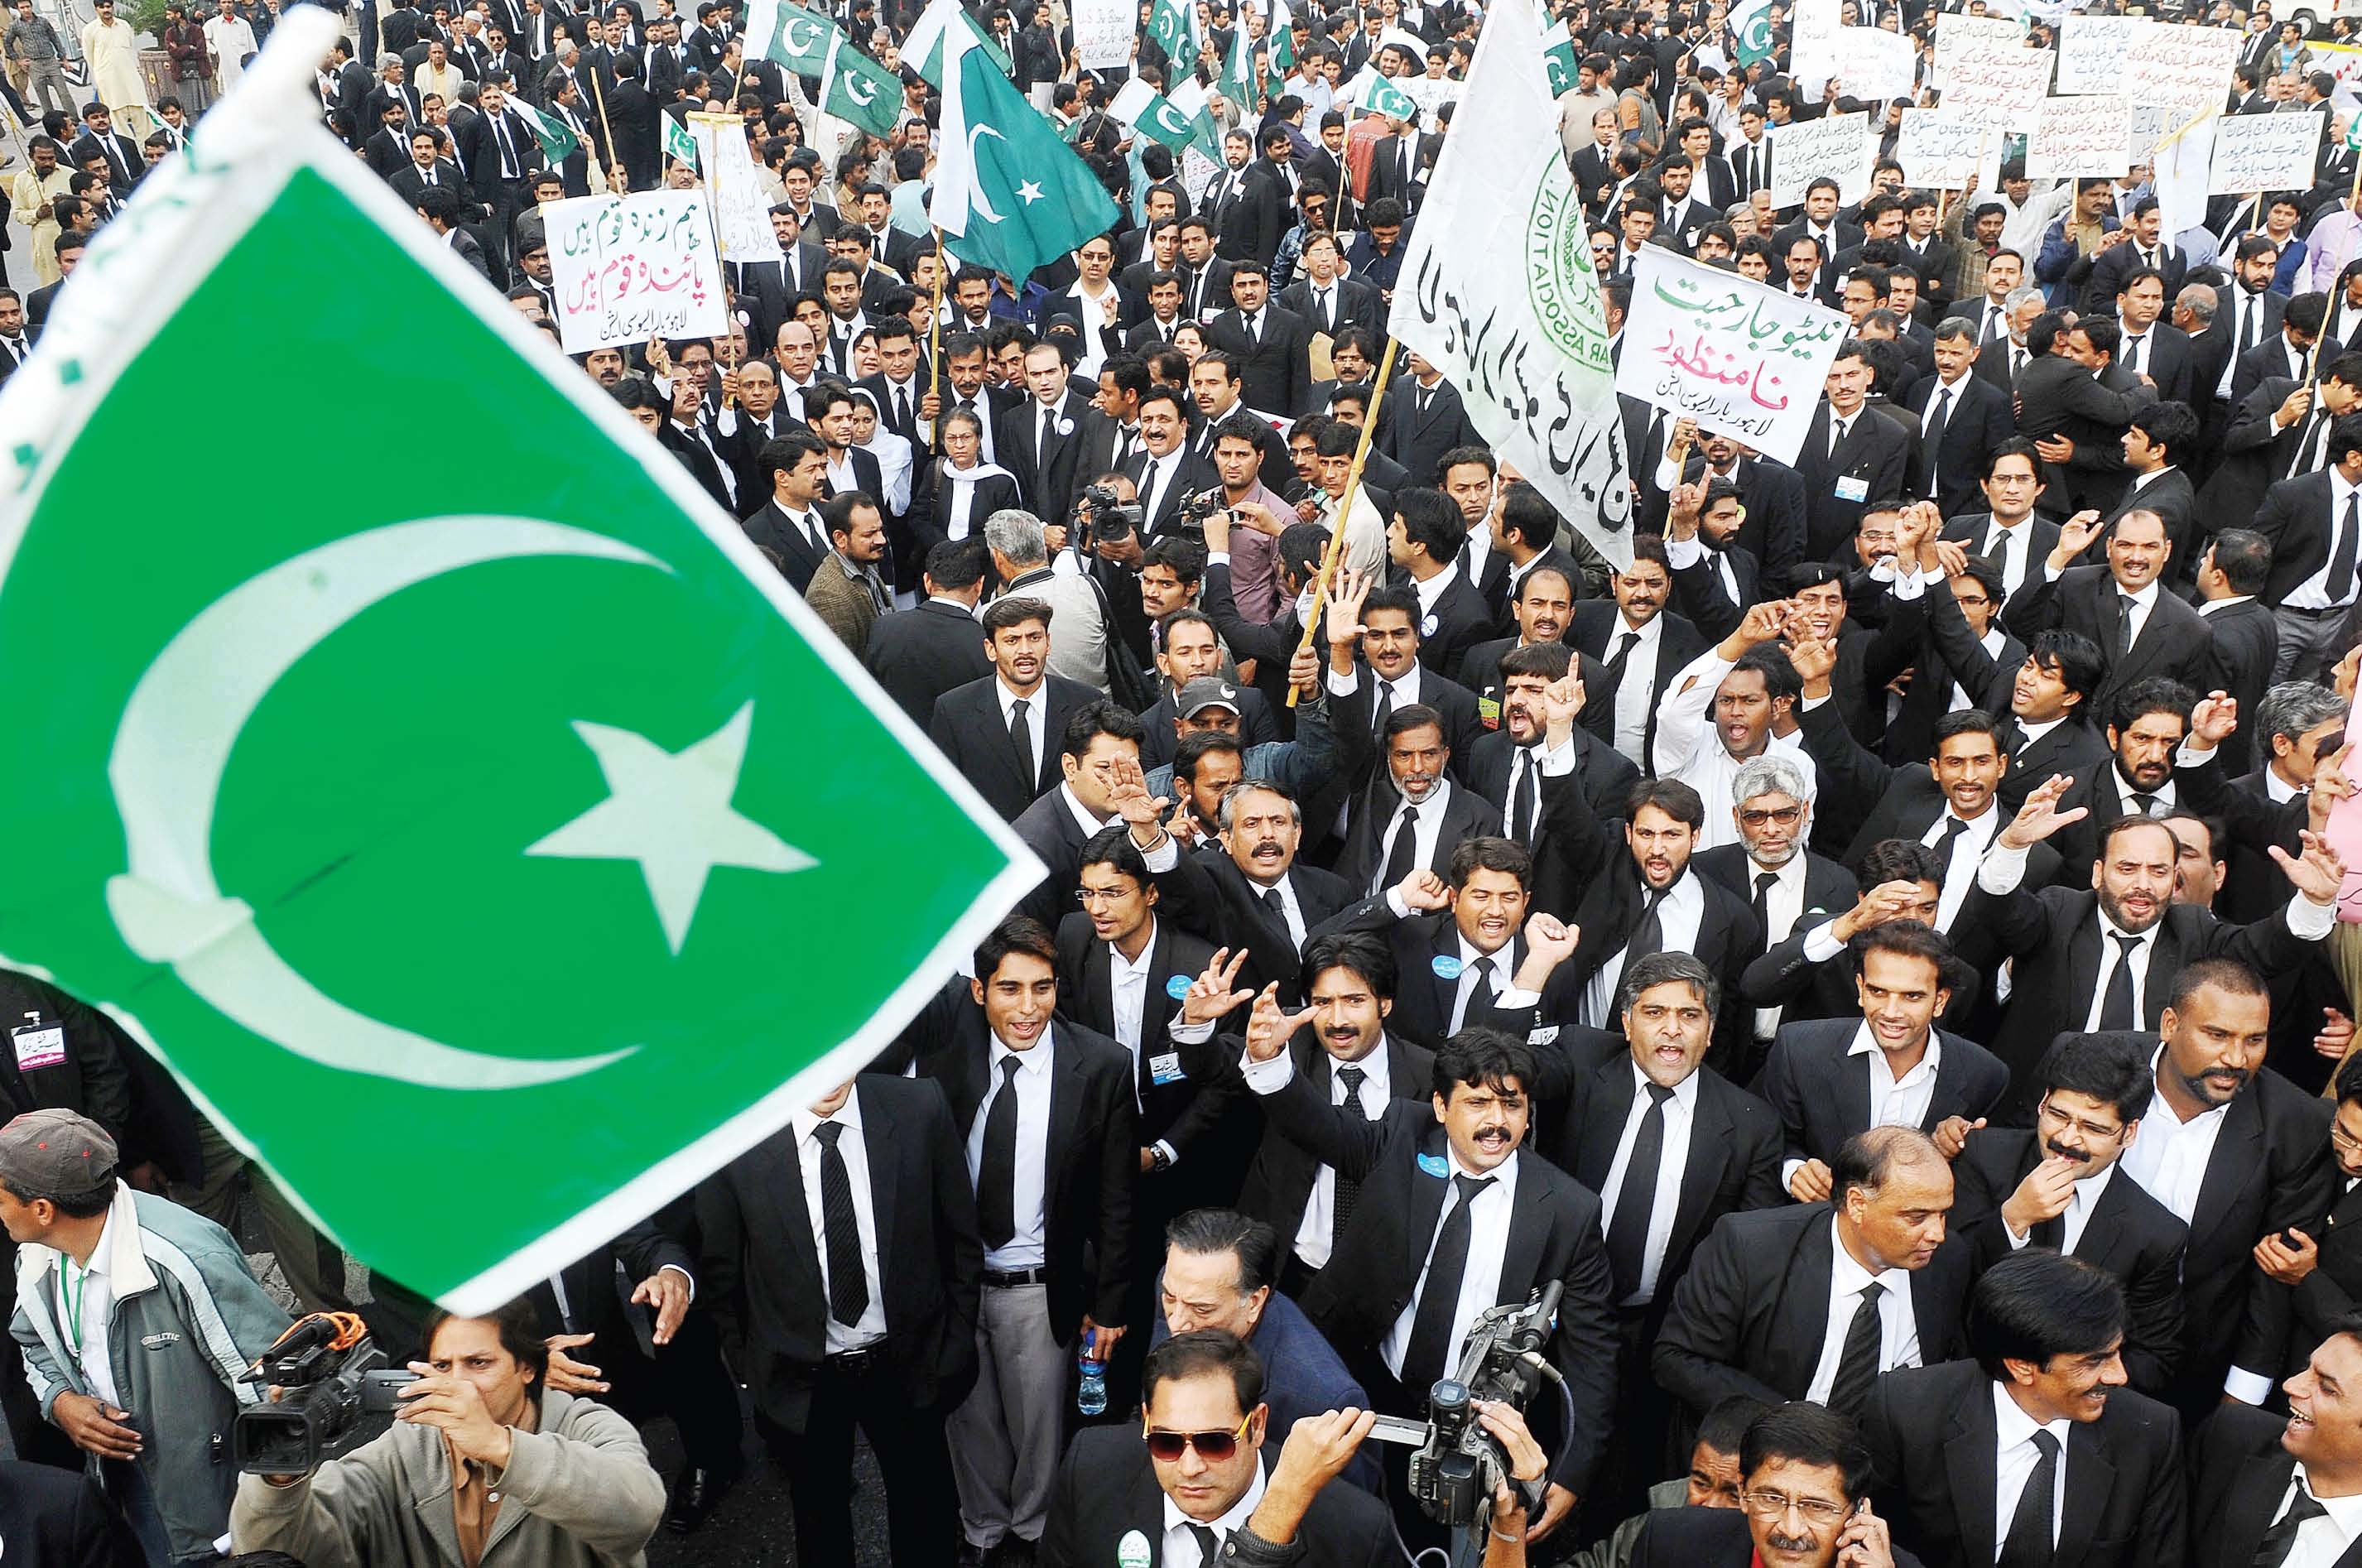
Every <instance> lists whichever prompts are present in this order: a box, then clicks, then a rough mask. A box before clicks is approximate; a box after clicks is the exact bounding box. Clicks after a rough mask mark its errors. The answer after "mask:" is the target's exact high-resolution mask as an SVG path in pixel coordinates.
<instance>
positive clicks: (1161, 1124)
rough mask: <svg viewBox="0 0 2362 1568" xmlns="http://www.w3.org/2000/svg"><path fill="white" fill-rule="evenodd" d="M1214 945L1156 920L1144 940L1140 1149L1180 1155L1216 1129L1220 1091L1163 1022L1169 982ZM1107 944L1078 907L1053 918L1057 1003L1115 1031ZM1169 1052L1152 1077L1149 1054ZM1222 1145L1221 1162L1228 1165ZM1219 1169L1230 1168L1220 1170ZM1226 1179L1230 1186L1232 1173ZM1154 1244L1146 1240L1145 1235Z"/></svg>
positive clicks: (1167, 1016) (1188, 974)
mask: <svg viewBox="0 0 2362 1568" xmlns="http://www.w3.org/2000/svg"><path fill="white" fill-rule="evenodd" d="M1213 958H1214V947H1213V944H1211V943H1209V942H1208V941H1206V940H1205V939H1204V938H1202V937H1199V936H1196V935H1193V934H1192V933H1189V932H1187V931H1184V930H1182V929H1181V928H1180V927H1178V926H1176V925H1175V924H1174V923H1173V922H1171V921H1168V920H1160V921H1158V922H1156V933H1155V935H1154V936H1153V938H1152V939H1151V940H1150V943H1149V953H1148V987H1147V989H1146V991H1145V992H1143V993H1142V999H1141V1010H1140V1052H1139V1055H1138V1056H1137V1057H1136V1058H1135V1059H1134V1060H1133V1062H1132V1086H1133V1088H1134V1090H1135V1092H1136V1093H1137V1094H1138V1095H1139V1097H1140V1142H1141V1145H1142V1147H1143V1148H1144V1147H1147V1146H1149V1145H1151V1144H1153V1143H1158V1142H1163V1143H1170V1144H1172V1145H1173V1150H1174V1153H1175V1154H1179V1155H1183V1156H1187V1154H1189V1153H1190V1151H1191V1150H1192V1149H1193V1148H1196V1147H1197V1145H1198V1140H1199V1139H1200V1138H1202V1137H1205V1136H1207V1135H1209V1134H1210V1133H1212V1132H1215V1131H1216V1129H1217V1128H1218V1127H1219V1126H1220V1123H1221V1121H1222V1119H1223V1110H1224V1103H1225V1102H1224V1097H1222V1096H1220V1095H1218V1094H1214V1093H1210V1092H1208V1091H1205V1090H1201V1089H1199V1088H1198V1087H1197V1086H1195V1085H1193V1084H1192V1083H1190V1081H1189V1080H1188V1078H1187V1076H1186V1075H1185V1074H1183V1073H1182V1072H1181V1071H1180V1069H1179V1065H1178V1062H1177V1053H1176V1052H1175V1047H1174V1045H1173V1043H1172V1040H1171V1038H1170V1037H1169V1036H1168V1035H1167V1034H1166V1032H1165V1030H1166V1027H1167V1026H1168V1025H1169V1024H1171V1023H1172V1021H1173V1020H1174V1017H1175V1015H1176V1014H1177V1013H1179V1011H1180V1010H1181V1003H1180V1000H1179V999H1178V998H1176V997H1175V995H1174V994H1173V991H1172V988H1171V986H1170V982H1171V981H1172V980H1173V979H1175V977H1180V978H1181V979H1182V980H1183V981H1184V983H1185V984H1186V983H1187V981H1189V980H1194V979H1196V978H1197V977H1198V976H1199V975H1202V974H1204V973H1205V972H1206V968H1207V966H1209V964H1211V963H1212V962H1213ZM1110 967H1111V966H1110V961H1109V956H1108V944H1106V943H1104V942H1101V941H1099V940H1098V936H1097V934H1096V933H1094V932H1093V931H1092V929H1091V922H1090V917H1089V916H1088V915H1087V914H1084V913H1083V912H1082V911H1079V910H1077V911H1075V912H1074V913H1073V914H1070V915H1068V916H1066V918H1065V920H1063V921H1061V922H1059V923H1058V1010H1059V1011H1060V1012H1062V1013H1065V1015H1066V1016H1068V1017H1070V1018H1072V1019H1074V1020H1075V1021H1076V1022H1078V1023H1080V1024H1082V1025H1083V1027H1084V1028H1086V1029H1089V1030H1093V1031H1095V1032H1098V1033H1100V1034H1104V1035H1106V1036H1107V1037H1108V1038H1109V1039H1110V1040H1113V1039H1114V1038H1115V1000H1114V986H1113V982H1112V981H1111V980H1110V979H1109V971H1110ZM1164 1055H1174V1056H1175V1057H1176V1062H1175V1070H1174V1071H1172V1072H1171V1073H1168V1074H1165V1075H1163V1077H1164V1082H1161V1083H1160V1082H1158V1081H1157V1079H1158V1077H1159V1075H1158V1074H1157V1073H1156V1071H1155V1070H1154V1066H1155V1061H1156V1058H1157V1057H1159V1056H1164ZM1230 1153H1231V1151H1227V1150H1225V1151H1224V1154H1225V1156H1226V1157H1225V1158H1224V1159H1223V1160H1222V1161H1221V1162H1220V1163H1221V1164H1223V1165H1230V1164H1231V1160H1230V1159H1229V1158H1228V1157H1227V1156H1228V1154H1230ZM1223 1174H1224V1175H1225V1176H1229V1175H1230V1174H1231V1173H1229V1172H1224V1173H1223ZM1231 1185H1232V1186H1233V1187H1235V1185H1236V1183H1235V1180H1234V1179H1233V1180H1232V1183H1231ZM1143 1244H1146V1245H1152V1246H1153V1244H1154V1242H1153V1239H1144V1243H1143Z"/></svg>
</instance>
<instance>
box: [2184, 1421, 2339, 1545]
mask: <svg viewBox="0 0 2362 1568" xmlns="http://www.w3.org/2000/svg"><path fill="white" fill-rule="evenodd" d="M2286 1430H2288V1421H2287V1419H2286V1418H2284V1417H2281V1416H2277V1415H2274V1414H2272V1413H2271V1412H2269V1411H2267V1410H2258V1409H2256V1408H2253V1407H2251V1406H2246V1405H2226V1406H2224V1408H2222V1409H2220V1410H2218V1411H2216V1412H2215V1413H2214V1414H2213V1416H2211V1417H2209V1418H2208V1419H2206V1421H2205V1422H2204V1423H2203V1424H2202V1425H2201V1426H2200V1427H2199V1428H2198V1429H2197V1430H2195V1431H2193V1432H2192V1433H2191V1437H2190V1561H2191V1562H2193V1563H2198V1564H2213V1563H2217V1562H2242V1563H2244V1562H2254V1561H2255V1560H2256V1551H2257V1548H2258V1547H2259V1546H2260V1545H2262V1543H2263V1539H2264V1532H2265V1531H2266V1530H2268V1529H2271V1526H2272V1520H2273V1519H2274V1518H2278V1517H2279V1511H2280V1499H2281V1498H2282V1497H2283V1496H2286V1495H2287V1493H2288V1485H2289V1477H2290V1475H2291V1474H2294V1472H2295V1470H2296V1456H2295V1455H2293V1454H2291V1453H2290V1452H2289V1451H2288V1450H2286V1449H2284V1448H2282V1447H2281V1446H2280V1435H2281V1434H2282V1433H2283V1432H2285V1431H2286ZM2334 1568H2362V1541H2356V1542H2354V1543H2353V1544H2351V1545H2349V1546H2348V1547H2346V1549H2345V1551H2344V1552H2342V1553H2340V1554H2339V1556H2338V1558H2337V1561H2336V1563H2335V1564H2334Z"/></svg>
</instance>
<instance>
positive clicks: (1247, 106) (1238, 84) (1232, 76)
mask: <svg viewBox="0 0 2362 1568" xmlns="http://www.w3.org/2000/svg"><path fill="white" fill-rule="evenodd" d="M1214 90H1215V91H1216V92H1218V93H1220V94H1221V95H1222V96H1223V97H1225V98H1228V99H1229V100H1230V101H1231V109H1232V110H1233V112H1235V113H1236V114H1237V115H1238V116H1239V118H1240V119H1242V120H1248V119H1252V118H1253V117H1254V115H1255V110H1256V105H1255V69H1254V40H1253V39H1251V38H1249V37H1247V24H1246V18H1245V17H1240V18H1239V21H1238V26H1236V27H1234V28H1231V48H1230V52H1229V53H1228V54H1226V55H1224V56H1223V57H1222V74H1221V78H1220V81H1218V82H1216V83H1214Z"/></svg>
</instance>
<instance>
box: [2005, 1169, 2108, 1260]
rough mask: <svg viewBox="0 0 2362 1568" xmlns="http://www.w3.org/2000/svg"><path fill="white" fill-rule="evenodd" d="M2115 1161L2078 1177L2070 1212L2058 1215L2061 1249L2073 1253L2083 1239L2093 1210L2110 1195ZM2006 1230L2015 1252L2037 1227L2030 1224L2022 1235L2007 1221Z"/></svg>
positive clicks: (2071, 1193)
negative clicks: (2084, 1229) (2034, 1227)
mask: <svg viewBox="0 0 2362 1568" xmlns="http://www.w3.org/2000/svg"><path fill="white" fill-rule="evenodd" d="M2115 1174H2116V1166H2115V1163H2114V1161H2110V1162H2109V1163H2108V1164H2107V1165H2102V1166H2101V1167H2100V1168H2099V1169H2098V1170H2097V1171H2095V1172H2094V1173H2092V1175H2090V1176H2078V1177H2076V1178H2075V1185H2074V1186H2073V1187H2070V1188H2069V1189H2068V1191H2067V1209H2066V1212H2064V1213H2062V1214H2060V1215H2059V1216H2058V1232H2059V1233H2058V1241H2059V1243H2060V1245H2059V1248H2058V1250H2059V1251H2060V1252H2062V1253H2068V1254H2069V1255H2070V1256H2071V1255H2073V1253H2074V1251H2075V1243H2076V1242H2080V1241H2081V1240H2082V1239H2083V1227H2084V1226H2086V1225H2089V1224H2090V1223H2091V1222H2092V1209H2093V1208H2095V1207H2096V1206H2097V1205H2098V1204H2099V1201H2100V1199H2101V1198H2103V1197H2104V1196H2105V1195H2106V1193H2107V1190H2108V1183H2109V1182H2110V1181H2112V1180H2114V1178H2115ZM2002 1233H2003V1235H2005V1236H2007V1237H2008V1238H2009V1244H2010V1247H2011V1249H2012V1250H2013V1251H2014V1250H2015V1249H2017V1248H2019V1247H2023V1246H2025V1244H2026V1242H2027V1241H2028V1240H2030V1239H2031V1238H2032V1237H2033V1235H2034V1230H2033V1227H2031V1226H2028V1227H2027V1228H2026V1231H2025V1235H2023V1236H2021V1235H2019V1234H2018V1233H2017V1232H2016V1231H2013V1230H2011V1229H2010V1228H2009V1223H2008V1221H2006V1220H2003V1222H2002Z"/></svg>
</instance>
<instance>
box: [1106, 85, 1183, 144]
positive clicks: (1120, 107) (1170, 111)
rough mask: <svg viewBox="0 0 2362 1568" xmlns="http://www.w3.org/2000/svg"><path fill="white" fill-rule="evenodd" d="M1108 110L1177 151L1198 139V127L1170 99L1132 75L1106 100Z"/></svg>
mask: <svg viewBox="0 0 2362 1568" xmlns="http://www.w3.org/2000/svg"><path fill="white" fill-rule="evenodd" d="M1108 113H1109V114H1110V115H1112V116H1115V117H1116V118H1117V119H1119V120H1121V121H1122V122H1123V123H1124V124H1126V125H1128V126H1130V127H1131V128H1132V129H1134V130H1136V131H1138V132H1139V133H1140V134H1141V135H1142V136H1144V137H1146V138H1148V139H1149V140H1151V141H1155V142H1162V143H1163V144H1164V146H1166V147H1169V148H1171V149H1173V150H1174V151H1175V152H1179V151H1180V150H1181V149H1183V148H1186V147H1187V146H1188V145H1189V144H1190V143H1192V142H1194V141H1196V140H1197V139H1198V127H1196V126H1195V125H1193V124H1192V123H1190V119H1189V116H1187V115H1185V114H1183V113H1182V112H1181V111H1180V109H1179V108H1177V107H1176V106H1175V105H1174V103H1173V100H1172V99H1170V98H1167V97H1166V96H1165V95H1164V94H1162V93H1159V92H1158V91H1157V90H1156V89H1155V88H1153V87H1151V86H1150V85H1149V84H1148V83H1145V82H1143V81H1142V80H1141V79H1140V78H1139V77H1137V76H1135V77H1133V78H1131V80H1130V81H1128V82H1126V83H1124V84H1123V86H1122V88H1121V89H1120V91H1119V92H1118V93H1117V94H1116V95H1115V96H1114V97H1113V98H1111V99H1109V101H1108Z"/></svg>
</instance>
